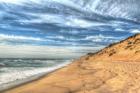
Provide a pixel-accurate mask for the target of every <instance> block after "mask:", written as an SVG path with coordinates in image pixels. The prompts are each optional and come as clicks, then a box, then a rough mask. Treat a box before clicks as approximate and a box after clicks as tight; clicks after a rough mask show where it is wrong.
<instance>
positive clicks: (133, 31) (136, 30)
mask: <svg viewBox="0 0 140 93" xmlns="http://www.w3.org/2000/svg"><path fill="white" fill-rule="evenodd" d="M130 32H131V33H134V34H135V33H140V30H139V29H133V30H131V31H130Z"/></svg>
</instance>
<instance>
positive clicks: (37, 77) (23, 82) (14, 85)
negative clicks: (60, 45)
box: [0, 61, 71, 93]
mask: <svg viewBox="0 0 140 93" xmlns="http://www.w3.org/2000/svg"><path fill="white" fill-rule="evenodd" d="M70 63H71V61H70V62H69V63H66V64H63V65H61V66H58V67H56V68H54V69H52V70H50V71H48V72H44V73H40V74H37V75H33V76H30V77H28V78H26V79H22V80H16V81H13V82H10V83H9V84H8V85H4V86H3V87H2V88H0V93H4V92H6V91H9V90H12V89H14V88H18V87H20V86H23V85H26V84H29V83H32V82H35V81H38V80H40V79H42V78H44V77H46V76H47V75H49V74H51V73H53V72H55V71H57V70H59V69H62V68H64V67H66V66H68V65H69V64H70Z"/></svg>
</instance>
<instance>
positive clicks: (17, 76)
mask: <svg viewBox="0 0 140 93" xmlns="http://www.w3.org/2000/svg"><path fill="white" fill-rule="evenodd" d="M69 63H70V59H0V86H1V88H2V87H3V86H5V85H8V84H11V83H12V82H15V81H19V80H25V79H28V78H30V77H32V76H36V75H39V74H43V73H47V72H51V71H53V70H55V69H58V68H60V67H62V66H65V65H67V64H69Z"/></svg>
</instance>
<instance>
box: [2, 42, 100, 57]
mask: <svg viewBox="0 0 140 93" xmlns="http://www.w3.org/2000/svg"><path fill="white" fill-rule="evenodd" d="M100 48H102V47H56V46H32V45H15V46H13V45H0V58H23V57H24V58H77V57H79V56H81V55H84V54H86V53H87V52H89V51H93V52H94V51H97V50H99V49H100ZM79 51H80V52H79ZM82 51H83V52H82Z"/></svg>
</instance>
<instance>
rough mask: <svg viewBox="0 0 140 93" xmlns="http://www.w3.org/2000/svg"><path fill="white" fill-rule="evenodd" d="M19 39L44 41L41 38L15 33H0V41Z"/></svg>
mask: <svg viewBox="0 0 140 93" xmlns="http://www.w3.org/2000/svg"><path fill="white" fill-rule="evenodd" d="M9 40H10V41H15V40H17V41H20V40H31V41H44V39H42V38H36V37H27V36H17V35H7V34H0V41H1V42H2V41H9Z"/></svg>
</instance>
